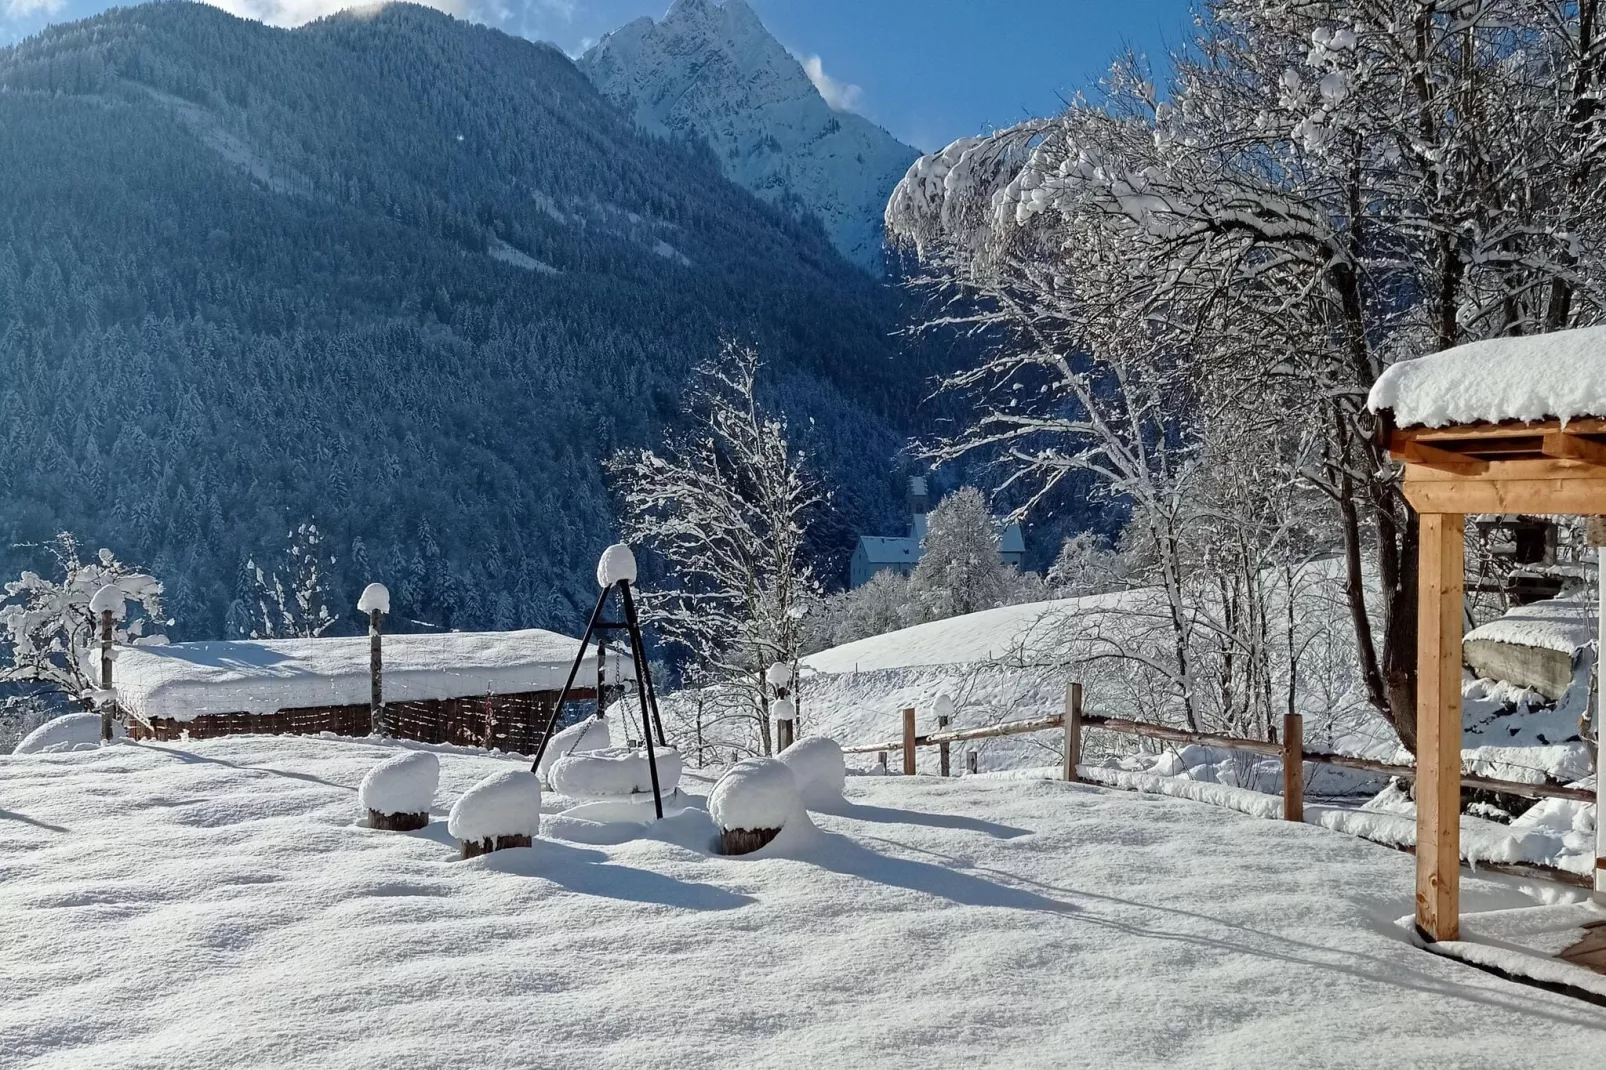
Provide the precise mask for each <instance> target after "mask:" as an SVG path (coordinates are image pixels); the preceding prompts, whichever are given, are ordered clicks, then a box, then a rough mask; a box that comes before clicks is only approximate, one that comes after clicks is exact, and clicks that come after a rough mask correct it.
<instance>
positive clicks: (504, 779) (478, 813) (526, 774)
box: [446, 769, 541, 843]
mask: <svg viewBox="0 0 1606 1070" xmlns="http://www.w3.org/2000/svg"><path fill="white" fill-rule="evenodd" d="M446 831H448V832H450V833H451V834H452V836H453V837H455V838H456V839H459V840H466V841H468V842H471V843H472V842H478V841H480V840H489V839H493V838H495V837H498V836H534V835H536V834H537V833H539V832H540V831H541V782H540V781H539V780H537V779H536V777H535V774H534V773H532V772H530V771H529V770H528V769H509V770H507V771H506V772H501V773H492V774H491V775H490V776H488V777H486V778H485V779H484V780H482V781H480V782H479V783H478V784H475V785H474V786H473V787H472V788H469V789H468V790H467V791H465V792H464V793H463V795H462V798H460V799H458V800H457V802H456V803H454V804H452V812H451V815H450V816H449V817H447V819H446Z"/></svg>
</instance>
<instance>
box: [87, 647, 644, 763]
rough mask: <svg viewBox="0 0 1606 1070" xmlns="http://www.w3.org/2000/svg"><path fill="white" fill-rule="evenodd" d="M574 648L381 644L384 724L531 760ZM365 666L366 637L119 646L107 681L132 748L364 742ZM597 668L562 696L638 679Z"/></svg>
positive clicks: (623, 663) (624, 668) (623, 669)
mask: <svg viewBox="0 0 1606 1070" xmlns="http://www.w3.org/2000/svg"><path fill="white" fill-rule="evenodd" d="M579 646H580V640H578V639H573V638H570V637H569V636H565V635H559V634H557V633H555V632H549V631H542V630H540V629H529V630H525V631H513V632H446V633H442V634H431V635H388V636H385V637H384V640H383V663H382V671H381V682H382V692H383V696H384V707H385V709H384V721H385V724H386V725H387V726H388V730H389V733H390V734H392V735H395V736H399V737H401V738H403V739H414V740H418V741H419V742H423V743H455V744H461V745H465V746H477V747H492V748H495V749H498V750H505V751H513V752H515V753H519V754H533V753H534V752H535V750H536V748H537V746H538V745H539V744H540V742H541V734H542V732H543V730H544V729H545V726H546V723H547V719H548V716H549V714H550V713H551V711H552V708H553V706H554V705H555V704H556V702H557V701H558V693H559V691H560V690H561V689H562V688H563V682H564V680H565V678H566V677H567V675H568V672H569V667H570V665H571V664H572V663H573V661H574V658H575V655H576V653H577V652H578V650H579ZM369 658H370V646H369V637H368V636H365V635H364V636H350V637H338V638H336V637H324V638H317V639H253V640H241V641H237V642H211V643H174V644H172V645H169V646H156V647H148V646H147V647H124V648H120V649H119V650H118V651H117V660H116V665H115V668H114V670H113V679H114V680H115V683H116V692H117V705H118V708H119V709H120V710H121V711H122V712H123V714H124V715H125V717H126V719H127V721H128V731H129V735H130V736H132V737H134V738H135V739H157V740H173V739H179V738H182V737H184V736H186V735H187V736H188V737H189V738H192V739H201V738H206V737H209V736H222V735H234V734H238V733H245V732H261V733H271V734H297V735H306V734H315V733H319V732H332V733H334V734H336V735H344V736H366V735H368V734H369V732H370V731H372V727H373V720H372V710H371V706H370V702H371V697H372V696H371V687H372V682H373V676H372V673H371V670H370V660H369ZM598 658H599V656H598V655H590V656H589V657H588V660H590V661H592V662H594V663H595V662H597V661H598ZM597 670H598V671H597V672H595V673H592V672H588V673H587V674H585V676H583V677H582V681H581V686H579V687H576V688H573V689H571V690H570V692H569V695H570V698H571V699H574V700H580V701H585V702H594V701H595V700H596V697H597V686H598V683H599V682H601V683H603V684H604V686H605V687H606V688H609V689H611V688H612V687H614V686H615V685H618V684H621V683H623V682H624V681H628V680H633V679H634V678H635V673H634V671H633V669H632V666H631V662H630V658H629V656H628V655H626V654H621V653H619V652H617V651H613V650H609V651H608V652H607V653H606V655H605V656H601V657H600V663H599V664H597Z"/></svg>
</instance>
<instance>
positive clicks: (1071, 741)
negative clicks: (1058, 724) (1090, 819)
mask: <svg viewBox="0 0 1606 1070" xmlns="http://www.w3.org/2000/svg"><path fill="white" fill-rule="evenodd" d="M1081 764H1082V683H1081V681H1080V680H1072V681H1071V682H1070V683H1068V684H1066V685H1065V779H1066V780H1069V781H1072V782H1075V781H1077V780H1080V779H1081V777H1079V776H1078V775H1077V773H1076V767H1077V766H1079V765H1081Z"/></svg>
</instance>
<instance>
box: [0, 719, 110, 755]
mask: <svg viewBox="0 0 1606 1070" xmlns="http://www.w3.org/2000/svg"><path fill="white" fill-rule="evenodd" d="M112 734H113V735H114V736H122V735H126V734H127V733H126V732H125V731H124V730H123V726H122V725H120V724H113V725H112ZM98 746H100V714H98V713H69V714H67V715H66V716H65V717H57V718H55V719H54V720H49V721H46V722H45V723H44V724H42V725H40V726H39V727H38V728H35V729H34V730H33V731H32V732H29V733H28V734H27V735H25V736H23V737H22V741H21V742H19V743H18V744H17V746H16V748H15V749H14V750H13V751H12V753H13V754H61V753H63V752H66V751H73V750H84V749H86V748H87V749H93V748H95V747H98Z"/></svg>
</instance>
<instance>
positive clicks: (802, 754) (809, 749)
mask: <svg viewBox="0 0 1606 1070" xmlns="http://www.w3.org/2000/svg"><path fill="white" fill-rule="evenodd" d="M777 757H778V759H779V760H780V761H781V763H782V764H784V765H785V766H786V767H787V768H788V769H790V770H792V776H793V777H794V778H795V779H796V780H797V787H798V792H799V794H800V795H801V796H802V797H803V801H804V802H805V803H807V804H809V805H810V806H828V805H830V804H832V803H839V802H841V801H842V788H843V786H844V785H845V784H846V783H847V763H846V762H845V761H844V760H843V758H842V748H841V747H840V746H839V745H838V744H837V742H836V740H834V739H827V738H826V737H824V736H805V737H804V738H803V739H800V740H798V741H797V742H796V743H794V744H792V745H791V746H790V747H787V748H786V749H785V750H783V751H782V752H781V753H780V754H779V755H778V756H777Z"/></svg>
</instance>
